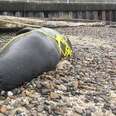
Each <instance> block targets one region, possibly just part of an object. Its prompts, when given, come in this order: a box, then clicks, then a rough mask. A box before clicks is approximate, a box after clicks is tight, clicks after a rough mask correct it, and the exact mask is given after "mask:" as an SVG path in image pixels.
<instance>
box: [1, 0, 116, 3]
mask: <svg viewBox="0 0 116 116" xmlns="http://www.w3.org/2000/svg"><path fill="white" fill-rule="evenodd" d="M0 1H11V2H14V1H20V2H21V1H23V2H39V3H107V4H112V3H116V0H0Z"/></svg>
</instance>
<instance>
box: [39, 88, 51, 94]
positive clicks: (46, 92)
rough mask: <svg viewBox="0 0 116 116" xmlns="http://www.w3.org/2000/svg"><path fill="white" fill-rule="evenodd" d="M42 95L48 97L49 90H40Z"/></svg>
mask: <svg viewBox="0 0 116 116" xmlns="http://www.w3.org/2000/svg"><path fill="white" fill-rule="evenodd" d="M40 91H41V94H42V95H48V94H49V93H50V90H49V89H42V90H40Z"/></svg>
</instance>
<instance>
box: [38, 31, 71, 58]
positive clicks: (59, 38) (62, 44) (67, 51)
mask: <svg viewBox="0 0 116 116" xmlns="http://www.w3.org/2000/svg"><path fill="white" fill-rule="evenodd" d="M38 31H39V32H41V33H43V34H45V35H46V36H48V37H49V39H54V40H56V42H57V44H58V48H59V52H60V54H62V55H63V57H69V56H72V54H73V52H72V49H71V48H70V46H69V45H68V43H67V41H66V40H65V38H64V36H63V35H60V34H57V35H56V36H55V37H53V36H51V35H49V33H46V32H44V31H42V30H38Z"/></svg>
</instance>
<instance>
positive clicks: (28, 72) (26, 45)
mask: <svg viewBox="0 0 116 116" xmlns="http://www.w3.org/2000/svg"><path fill="white" fill-rule="evenodd" d="M60 58H61V56H60V54H59V51H58V48H57V46H56V43H55V41H54V40H51V39H50V38H49V37H48V36H46V35H45V34H43V33H41V32H39V31H37V30H34V31H31V32H27V33H24V34H21V35H19V36H16V37H15V38H14V39H13V40H11V42H10V43H9V44H8V45H6V46H5V47H4V48H3V49H2V50H1V52H0V90H11V89H13V88H16V87H18V86H20V85H21V84H22V83H24V82H28V81H31V80H32V79H33V78H34V77H36V76H38V75H39V74H41V73H43V72H45V71H49V70H51V69H53V68H54V67H55V66H56V65H57V63H58V62H59V60H60Z"/></svg>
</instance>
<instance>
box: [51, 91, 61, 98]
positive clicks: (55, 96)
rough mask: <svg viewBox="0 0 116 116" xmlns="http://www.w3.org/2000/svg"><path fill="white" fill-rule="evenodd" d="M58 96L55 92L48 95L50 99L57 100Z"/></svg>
mask: <svg viewBox="0 0 116 116" xmlns="http://www.w3.org/2000/svg"><path fill="white" fill-rule="evenodd" d="M59 98H60V95H59V94H57V93H55V92H51V93H50V99H59Z"/></svg>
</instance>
